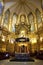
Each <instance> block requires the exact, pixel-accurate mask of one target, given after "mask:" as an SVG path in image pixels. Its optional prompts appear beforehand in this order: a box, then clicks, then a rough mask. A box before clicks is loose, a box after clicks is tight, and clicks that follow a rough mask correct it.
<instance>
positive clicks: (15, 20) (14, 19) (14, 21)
mask: <svg viewBox="0 0 43 65" xmlns="http://www.w3.org/2000/svg"><path fill="white" fill-rule="evenodd" d="M17 17H18V16H17V14H16V13H14V14H13V18H12V32H15V24H16V23H17Z"/></svg>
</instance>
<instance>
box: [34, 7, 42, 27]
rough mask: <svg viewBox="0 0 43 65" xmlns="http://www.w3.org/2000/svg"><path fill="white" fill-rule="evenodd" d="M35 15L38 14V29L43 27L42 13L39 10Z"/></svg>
mask: <svg viewBox="0 0 43 65" xmlns="http://www.w3.org/2000/svg"><path fill="white" fill-rule="evenodd" d="M35 13H36V21H37V24H38V28H40V26H42V18H41V12H40V11H39V9H38V8H37V9H36V11H35Z"/></svg>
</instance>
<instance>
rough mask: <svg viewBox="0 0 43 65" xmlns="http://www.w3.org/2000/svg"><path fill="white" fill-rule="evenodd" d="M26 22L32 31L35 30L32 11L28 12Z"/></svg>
mask: <svg viewBox="0 0 43 65" xmlns="http://www.w3.org/2000/svg"><path fill="white" fill-rule="evenodd" d="M28 23H29V24H30V26H31V28H30V29H31V32H33V31H34V30H35V26H34V15H33V14H32V12H30V13H29V15H28Z"/></svg>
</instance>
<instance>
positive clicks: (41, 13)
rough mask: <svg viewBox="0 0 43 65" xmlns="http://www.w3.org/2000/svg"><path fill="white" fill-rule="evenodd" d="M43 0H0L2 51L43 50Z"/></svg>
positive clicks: (0, 45) (0, 49)
mask: <svg viewBox="0 0 43 65" xmlns="http://www.w3.org/2000/svg"><path fill="white" fill-rule="evenodd" d="M41 2H42V1H41V0H25V1H24V0H12V2H11V1H10V0H3V1H2V0H1V1H0V52H16V53H29V52H35V51H39V50H43V8H42V3H41Z"/></svg>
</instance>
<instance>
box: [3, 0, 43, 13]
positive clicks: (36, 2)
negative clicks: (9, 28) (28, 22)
mask: <svg viewBox="0 0 43 65" xmlns="http://www.w3.org/2000/svg"><path fill="white" fill-rule="evenodd" d="M4 3H5V11H6V10H7V9H9V10H10V12H11V13H12V12H13V13H14V12H16V13H17V14H19V13H21V12H22V13H23V12H24V13H26V14H28V13H29V12H35V9H36V8H38V9H39V10H40V11H41V10H42V8H41V0H4Z"/></svg>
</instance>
